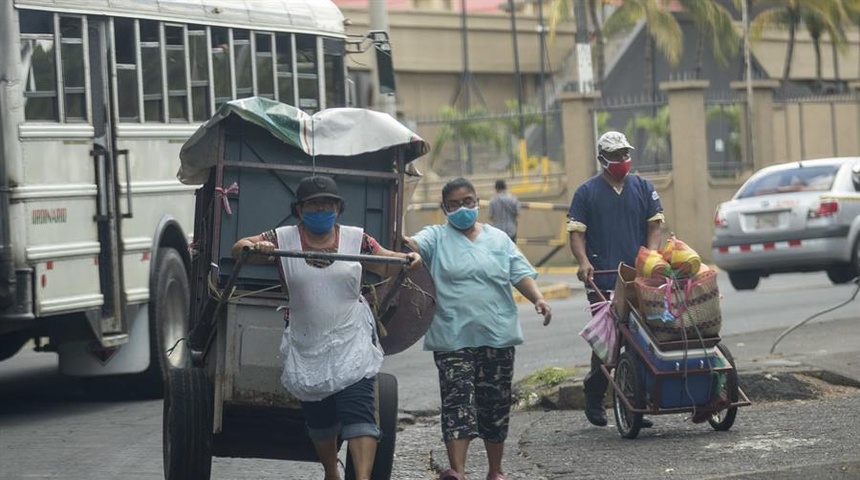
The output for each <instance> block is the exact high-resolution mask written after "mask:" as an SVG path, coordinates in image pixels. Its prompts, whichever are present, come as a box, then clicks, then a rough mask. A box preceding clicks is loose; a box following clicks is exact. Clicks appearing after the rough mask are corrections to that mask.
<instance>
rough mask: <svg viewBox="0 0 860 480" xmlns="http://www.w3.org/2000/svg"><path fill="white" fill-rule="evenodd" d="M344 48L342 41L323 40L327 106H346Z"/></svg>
mask: <svg viewBox="0 0 860 480" xmlns="http://www.w3.org/2000/svg"><path fill="white" fill-rule="evenodd" d="M344 47H345V46H344V41H343V40H341V39H334V38H323V60H324V65H325V104H326V105H327V106H334V105H346V92H345V91H344V86H345V85H346V80H345V78H344V77H345V74H346V65H345V64H344V61H343V52H344Z"/></svg>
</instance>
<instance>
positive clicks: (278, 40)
mask: <svg viewBox="0 0 860 480" xmlns="http://www.w3.org/2000/svg"><path fill="white" fill-rule="evenodd" d="M275 44H276V46H277V53H278V62H277V66H278V74H277V79H278V101H279V102H281V103H286V104H287V105H295V104H296V94H295V84H294V82H293V79H294V78H295V76H294V73H295V72H293V65H294V64H293V55H294V54H293V36H292V35H290V34H289V33H279V34H277V35H276V36H275Z"/></svg>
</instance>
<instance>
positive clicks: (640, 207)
mask: <svg viewBox="0 0 860 480" xmlns="http://www.w3.org/2000/svg"><path fill="white" fill-rule="evenodd" d="M662 212H663V207H662V205H660V196H659V195H658V194H657V191H656V190H655V189H654V185H653V184H652V183H651V182H650V181H648V180H646V179H644V178H642V177H640V176H638V175H627V177H626V178H625V179H624V188H623V189H622V190H621V193H620V194H619V193H618V192H617V191H615V189H614V188H613V187H612V185H610V184H609V182H607V181H606V179H604V178H602V177H601V176H600V174H598V175H595V176H594V177H591V178H590V179H588V180H586V181H585V183H583V184H582V185H580V186H579V188H577V189H576V193H574V195H573V201H572V202H571V204H570V210H569V211H568V217H570V220H571V221H572V222H577V223H582V224H584V225H585V227H586V230H585V251H586V254H587V255H588V259H589V261H590V262H591V264H592V265H593V266H594V269H595V270H611V271H613V272H615V271H617V270H618V264H619V263H620V262H624V263H626V264H628V265H633V264H634V262H635V260H636V254H637V253H638V252H639V247H641V246H645V247H647V246H648V220H649V219H650V218H652V217H654V216H655V215H657V214H660V213H662ZM615 277H616V275H614V274H611V275H595V276H594V283H595V284H596V285H597V288H599V289H601V290H613V289H614V288H615Z"/></svg>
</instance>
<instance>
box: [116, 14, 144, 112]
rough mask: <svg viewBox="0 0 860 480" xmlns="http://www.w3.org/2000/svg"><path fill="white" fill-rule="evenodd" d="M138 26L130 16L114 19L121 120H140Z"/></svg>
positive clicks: (117, 91)
mask: <svg viewBox="0 0 860 480" xmlns="http://www.w3.org/2000/svg"><path fill="white" fill-rule="evenodd" d="M135 32H137V28H136V27H135V21H134V20H132V19H129V18H115V19H114V20H113V36H114V43H113V45H114V54H115V55H116V98H117V106H118V108H119V121H120V122H139V121H140V113H139V111H138V109H139V101H140V99H139V98H138V84H137V73H138V72H137V43H138V42H137V37H136V33H135Z"/></svg>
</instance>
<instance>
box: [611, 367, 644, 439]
mask: <svg viewBox="0 0 860 480" xmlns="http://www.w3.org/2000/svg"><path fill="white" fill-rule="evenodd" d="M613 378H614V379H615V383H616V384H617V385H618V388H617V389H614V390H613V395H614V397H615V398H614V403H615V408H614V409H613V410H614V411H615V425H616V426H617V427H618V433H620V434H621V436H622V437H623V438H629V439H633V438H636V436H637V435H639V430H640V429H641V428H642V413H635V412H632V411H630V409H628V408H627V405H626V404H625V403H624V400H622V399H621V398H620V397H619V395H622V396H623V397H624V398H626V399H627V401H629V402H630V404H631V405H633V407H634V408H643V407H644V406H645V384H644V382H643V379H642V374H641V373H640V371H639V367H638V366H637V364H636V357H635V356H634V354H631V353H629V352H626V351H625V352H623V353H622V354H621V356H620V357H619V359H618V364H617V365H616V366H615V373H614V375H613Z"/></svg>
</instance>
